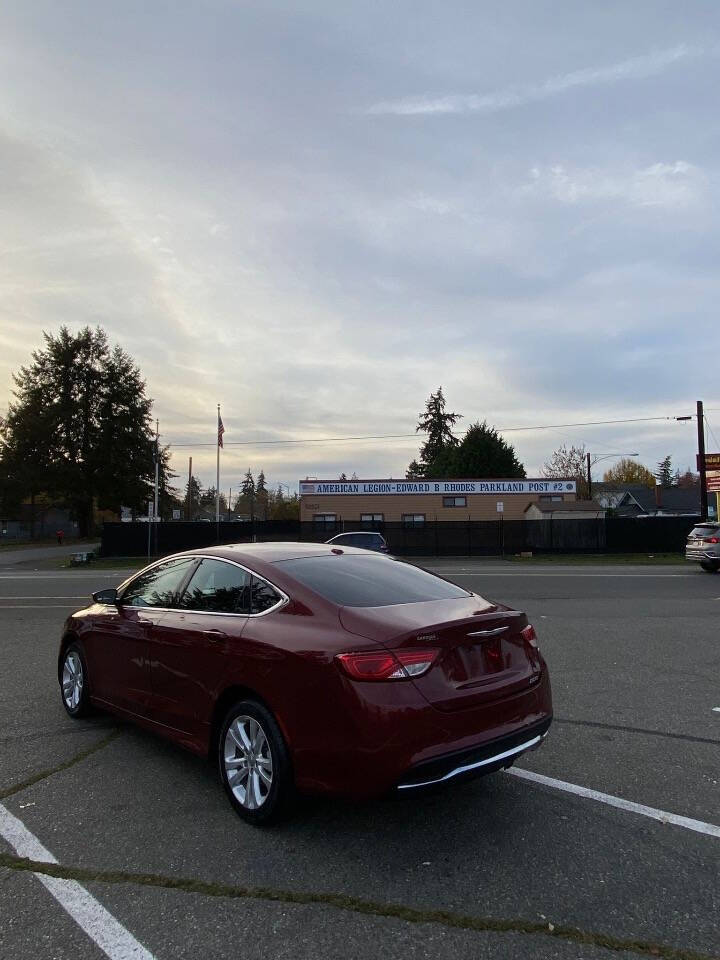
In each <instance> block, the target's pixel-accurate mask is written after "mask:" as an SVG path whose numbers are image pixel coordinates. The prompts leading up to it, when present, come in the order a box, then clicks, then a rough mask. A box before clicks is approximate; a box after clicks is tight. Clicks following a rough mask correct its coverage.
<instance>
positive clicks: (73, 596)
mask: <svg viewBox="0 0 720 960" xmlns="http://www.w3.org/2000/svg"><path fill="white" fill-rule="evenodd" d="M87 599H89V598H88V595H87V594H86V593H74V594H73V593H71V594H64V595H63V596H58V597H42V596H41V597H1V596H0V602H4V601H5V600H87Z"/></svg>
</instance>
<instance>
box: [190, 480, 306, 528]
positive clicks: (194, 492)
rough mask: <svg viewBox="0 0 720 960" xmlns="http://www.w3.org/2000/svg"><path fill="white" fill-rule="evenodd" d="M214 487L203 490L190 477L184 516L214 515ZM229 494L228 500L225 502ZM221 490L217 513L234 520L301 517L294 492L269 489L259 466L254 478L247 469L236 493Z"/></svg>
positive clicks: (280, 488)
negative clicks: (287, 492)
mask: <svg viewBox="0 0 720 960" xmlns="http://www.w3.org/2000/svg"><path fill="white" fill-rule="evenodd" d="M216 493H217V489H216V487H215V486H214V485H213V486H209V487H206V488H204V489H203V487H202V485H201V484H200V481H199V480H198V479H197V477H194V476H193V477H190V479H189V480H188V482H187V484H186V485H185V515H186V516H187V517H188V518H189V519H193V520H198V519H205V518H211V519H212V518H214V516H215V498H216ZM228 497H231V502H228ZM228 497H226V496H225V494H224V493H222V492H221V493H220V498H219V502H220V515H221V516H223V517H228V518H229V519H231V520H234V519H243V520H245V519H247V520H298V519H299V518H300V499H299V497H298V495H297V494H291V495H289V496H287V497H286V496H285V494H284V493H283V489H282V486H280V485H278V487H277V489H269V488H268V486H267V483H266V479H265V472H264V471H263V470H262V469H261V470H260V473H259V474H258V475H257V479H255V477H253V474H252V470H251V469H250V468H248V470H247V472H246V473H245V476H244V477H243V481H242V484H241V486H240V489H239V490H237V491H235V495H234V496H232V494H229V495H228Z"/></svg>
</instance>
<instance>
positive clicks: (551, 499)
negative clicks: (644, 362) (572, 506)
mask: <svg viewBox="0 0 720 960" xmlns="http://www.w3.org/2000/svg"><path fill="white" fill-rule="evenodd" d="M540 502H541V503H562V502H563V497H558V496H556V495H555V494H551V493H541V494H540Z"/></svg>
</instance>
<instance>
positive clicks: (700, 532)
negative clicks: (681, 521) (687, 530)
mask: <svg viewBox="0 0 720 960" xmlns="http://www.w3.org/2000/svg"><path fill="white" fill-rule="evenodd" d="M719 533H720V527H711V526H706V527H695V528H694V529H693V531H692V533H691V534H690V536H691V537H703V538H705V537H717V535H718V534H719Z"/></svg>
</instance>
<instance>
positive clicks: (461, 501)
mask: <svg viewBox="0 0 720 960" xmlns="http://www.w3.org/2000/svg"><path fill="white" fill-rule="evenodd" d="M443 506H444V507H466V506H467V497H443Z"/></svg>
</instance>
